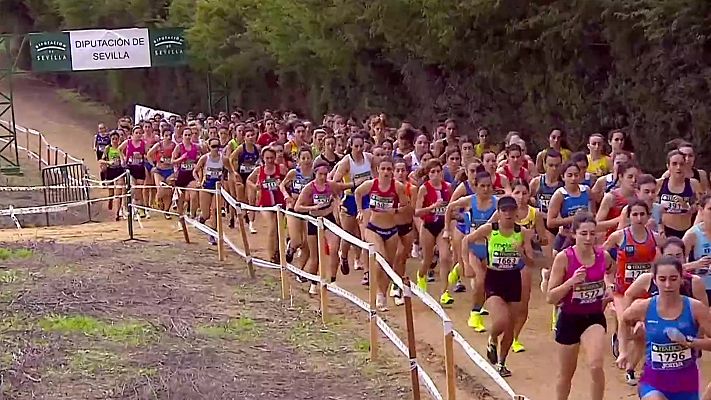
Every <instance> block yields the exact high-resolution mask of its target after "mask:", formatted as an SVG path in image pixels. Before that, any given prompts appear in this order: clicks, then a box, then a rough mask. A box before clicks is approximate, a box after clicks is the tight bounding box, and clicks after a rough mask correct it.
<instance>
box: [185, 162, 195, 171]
mask: <svg viewBox="0 0 711 400" xmlns="http://www.w3.org/2000/svg"><path fill="white" fill-rule="evenodd" d="M182 168H183V169H184V170H186V171H192V170H193V168H195V162H193V161H185V162H184V163H183V166H182Z"/></svg>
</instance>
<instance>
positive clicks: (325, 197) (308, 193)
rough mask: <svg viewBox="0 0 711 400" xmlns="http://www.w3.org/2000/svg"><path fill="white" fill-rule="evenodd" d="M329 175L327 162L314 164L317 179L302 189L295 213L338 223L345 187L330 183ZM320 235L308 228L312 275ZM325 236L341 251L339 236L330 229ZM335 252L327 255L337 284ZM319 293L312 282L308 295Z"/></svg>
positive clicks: (306, 267) (331, 246) (308, 266)
mask: <svg viewBox="0 0 711 400" xmlns="http://www.w3.org/2000/svg"><path fill="white" fill-rule="evenodd" d="M328 174H329V164H328V163H327V162H326V161H323V160H319V161H316V162H315V163H314V180H312V181H311V182H309V183H307V184H306V186H304V188H303V189H301V192H300V193H299V197H298V199H297V200H296V205H294V210H296V212H302V213H306V212H308V213H309V214H310V215H311V216H312V217H316V218H318V217H323V218H324V219H327V220H329V221H331V222H333V223H336V218H335V216H334V210H335V208H336V203H337V202H336V200H337V199H338V196H339V192H340V191H341V188H340V186H341V185H342V184H340V183H335V182H331V181H328V180H327V178H328ZM317 233H318V228H317V227H316V226H315V225H313V224H311V223H309V224H307V225H306V244H307V246H308V247H309V251H308V255H309V257H308V259H307V260H306V263H305V265H304V270H305V271H306V272H309V273H312V274H316V273H318V260H319V248H318V237H317ZM325 233H326V243H327V244H328V248H329V249H334V250H335V249H336V248H338V242H339V240H340V239H339V238H338V236H336V234H335V233H333V232H331V231H330V230H328V229H326V230H325ZM334 250H330V251H329V252H328V253H327V254H328V263H327V264H326V265H328V271H330V273H331V282H335V280H336V273H337V270H338V253H337V252H336V251H334ZM317 293H318V286H317V285H316V284H315V283H313V282H312V283H311V286H310V287H309V294H312V295H315V294H317Z"/></svg>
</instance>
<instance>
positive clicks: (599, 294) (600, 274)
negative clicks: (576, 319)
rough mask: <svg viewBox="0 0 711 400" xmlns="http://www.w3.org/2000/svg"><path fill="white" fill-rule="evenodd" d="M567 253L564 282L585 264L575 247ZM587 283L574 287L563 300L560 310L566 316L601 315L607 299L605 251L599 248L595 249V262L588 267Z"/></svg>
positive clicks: (566, 251)
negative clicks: (605, 298)
mask: <svg viewBox="0 0 711 400" xmlns="http://www.w3.org/2000/svg"><path fill="white" fill-rule="evenodd" d="M564 251H565V256H566V257H567V258H568V268H566V270H565V276H564V277H563V282H565V281H567V280H568V279H570V277H572V276H573V275H574V274H575V270H577V269H578V268H580V267H581V266H582V265H583V264H582V263H581V262H580V259H579V258H578V254H577V253H576V251H575V246H570V247H568V248H567V249H565V250H564ZM586 269H587V271H586V272H587V274H586V275H585V281H584V282H582V283H578V284H576V285H575V286H573V289H572V290H571V291H570V292H569V293H568V294H567V295H566V296H565V297H564V298H563V300H562V301H561V304H560V309H561V311H562V312H564V313H566V314H601V313H602V312H603V309H602V299H603V298H604V297H605V251H604V250H603V249H602V248H601V247H598V248H596V249H595V262H593V264H592V265H590V266H586Z"/></svg>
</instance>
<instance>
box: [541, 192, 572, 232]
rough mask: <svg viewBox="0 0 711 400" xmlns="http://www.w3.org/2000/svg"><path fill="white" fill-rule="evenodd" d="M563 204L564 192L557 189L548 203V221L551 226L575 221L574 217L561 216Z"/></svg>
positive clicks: (555, 226) (554, 226)
mask: <svg viewBox="0 0 711 400" xmlns="http://www.w3.org/2000/svg"><path fill="white" fill-rule="evenodd" d="M562 205H563V194H562V193H561V192H560V189H559V190H556V191H555V193H553V196H552V197H551V201H550V203H549V204H548V215H547V221H546V222H547V223H548V227H550V228H557V227H559V226H563V225H566V224H570V223H572V222H573V217H572V216H570V217H567V218H563V217H561V216H560V209H561V207H562Z"/></svg>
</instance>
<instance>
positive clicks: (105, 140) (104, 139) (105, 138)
mask: <svg viewBox="0 0 711 400" xmlns="http://www.w3.org/2000/svg"><path fill="white" fill-rule="evenodd" d="M110 144H111V135H101V134H99V133H97V134H96V149H97V150H99V151H102V152H103V151H104V150H106V147H107V146H108V145H110Z"/></svg>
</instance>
